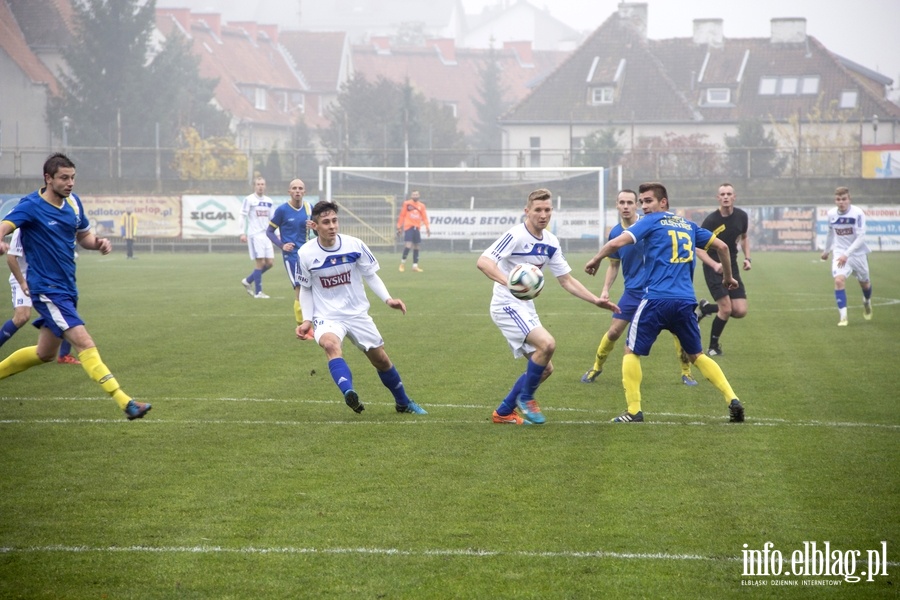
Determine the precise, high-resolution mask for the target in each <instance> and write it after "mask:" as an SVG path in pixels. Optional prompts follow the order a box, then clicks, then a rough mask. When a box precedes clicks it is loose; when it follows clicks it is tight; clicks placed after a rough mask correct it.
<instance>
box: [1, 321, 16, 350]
mask: <svg viewBox="0 0 900 600" xmlns="http://www.w3.org/2000/svg"><path fill="white" fill-rule="evenodd" d="M18 330H19V328H18V327H16V324H15V322H14V321H13V320H12V319H10V320H9V321H7V322H6V323H4V324H3V327H0V346H2V345H3V343H4V342H6V340H8V339H9V338H11V337H12V336H13V335H14V334H15V333H16V332H17V331H18Z"/></svg>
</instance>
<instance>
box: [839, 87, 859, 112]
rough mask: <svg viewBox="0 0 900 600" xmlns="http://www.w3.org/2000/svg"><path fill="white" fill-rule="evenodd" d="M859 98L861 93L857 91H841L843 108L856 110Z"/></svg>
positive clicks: (841, 105)
mask: <svg viewBox="0 0 900 600" xmlns="http://www.w3.org/2000/svg"><path fill="white" fill-rule="evenodd" d="M858 97H859V92H857V91H856V90H841V102H840V107H841V108H856V101H857V98H858Z"/></svg>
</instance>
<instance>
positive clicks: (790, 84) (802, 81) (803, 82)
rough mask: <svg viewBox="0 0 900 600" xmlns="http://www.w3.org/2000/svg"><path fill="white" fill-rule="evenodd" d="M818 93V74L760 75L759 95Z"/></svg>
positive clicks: (810, 94)
mask: <svg viewBox="0 0 900 600" xmlns="http://www.w3.org/2000/svg"><path fill="white" fill-rule="evenodd" d="M818 93H819V76H818V75H805V76H803V77H795V76H790V77H760V78H759V95H760V96H797V95H800V94H802V95H807V96H814V95H816V94H818Z"/></svg>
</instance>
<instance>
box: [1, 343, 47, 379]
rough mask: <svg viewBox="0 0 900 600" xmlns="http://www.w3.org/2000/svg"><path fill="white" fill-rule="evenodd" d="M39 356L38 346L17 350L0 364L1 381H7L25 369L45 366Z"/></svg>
mask: <svg viewBox="0 0 900 600" xmlns="http://www.w3.org/2000/svg"><path fill="white" fill-rule="evenodd" d="M43 362H44V361H42V360H41V359H40V358H38V354H37V346H28V347H27V348H21V349H19V350H16V351H15V352H13V353H12V354H10V355H9V356H7V357H6V358H5V359H4V360H3V361H2V362H0V379H6V378H7V377H9V376H10V375H15V374H16V373H21V372H22V371H24V370H25V369H30V368H31V367H34V366H37V365H40V364H43Z"/></svg>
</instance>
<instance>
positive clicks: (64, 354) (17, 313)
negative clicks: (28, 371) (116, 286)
mask: <svg viewBox="0 0 900 600" xmlns="http://www.w3.org/2000/svg"><path fill="white" fill-rule="evenodd" d="M6 264H7V265H8V266H9V273H10V274H9V288H10V290H11V291H12V301H13V316H12V318H11V319H10V320H8V321H7V322H6V323H4V324H3V326H2V327H0V346H2V345H3V344H5V343H6V342H7V340H9V338H11V337H12V336H13V334H15V333H16V332H17V331H19V329H21V328H22V326H23V325H25V323H27V322H28V319H30V318H31V294H30V292H29V290H28V281H27V280H26V278H25V277H26V275H27V273H28V259H27V258H25V250H24V249H23V248H22V230H21V229H16V230H15V231H13V234H12V238H11V239H10V240H9V250H7V253H6ZM71 351H72V344H70V343H69V342H67V341H66V340H65V339H63V341H62V344H60V346H59V354H58V358H57V359H56V362H58V363H60V364H64V365H80V364H81V361H79V360H78V359H77V358H75V357H74V356H72V355H71V354H70V352H71Z"/></svg>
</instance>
